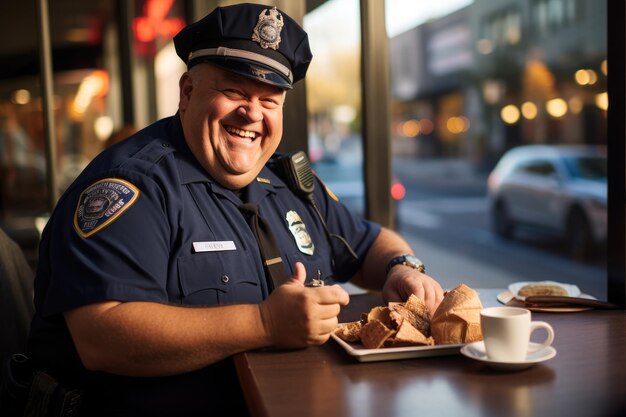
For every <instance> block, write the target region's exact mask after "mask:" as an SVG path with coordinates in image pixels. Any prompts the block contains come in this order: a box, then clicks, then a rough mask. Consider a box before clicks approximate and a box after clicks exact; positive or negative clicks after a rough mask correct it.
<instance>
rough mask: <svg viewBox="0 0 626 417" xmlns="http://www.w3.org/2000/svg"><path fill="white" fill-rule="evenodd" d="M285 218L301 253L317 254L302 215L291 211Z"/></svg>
mask: <svg viewBox="0 0 626 417" xmlns="http://www.w3.org/2000/svg"><path fill="white" fill-rule="evenodd" d="M285 218H286V220H287V224H288V225H289V230H290V231H291V234H292V235H293V237H294V239H295V240H296V245H298V249H300V252H302V253H304V254H306V255H313V253H314V252H315V245H314V244H313V239H311V235H309V232H308V231H307V230H306V225H305V224H304V223H303V222H302V219H301V218H300V215H298V213H296V212H295V211H293V210H291V211H288V212H287V215H286V216H285Z"/></svg>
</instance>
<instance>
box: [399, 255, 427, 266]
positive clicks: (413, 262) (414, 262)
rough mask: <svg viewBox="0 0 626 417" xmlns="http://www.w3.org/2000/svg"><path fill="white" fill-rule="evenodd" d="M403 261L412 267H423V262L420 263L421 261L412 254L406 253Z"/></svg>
mask: <svg viewBox="0 0 626 417" xmlns="http://www.w3.org/2000/svg"><path fill="white" fill-rule="evenodd" d="M404 261H405V262H406V263H407V264H409V265H411V266H412V267H413V268H420V267H423V266H424V264H423V263H422V261H420V260H419V259H418V258H417V257H415V256H413V255H406V256H405V257H404Z"/></svg>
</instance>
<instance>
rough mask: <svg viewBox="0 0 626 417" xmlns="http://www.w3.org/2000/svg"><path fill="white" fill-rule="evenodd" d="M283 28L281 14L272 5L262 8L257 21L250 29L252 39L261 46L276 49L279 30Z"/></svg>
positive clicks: (278, 41) (278, 42)
mask: <svg viewBox="0 0 626 417" xmlns="http://www.w3.org/2000/svg"><path fill="white" fill-rule="evenodd" d="M282 29H283V16H282V15H281V14H280V12H279V11H278V9H276V7H274V8H273V9H271V10H269V13H268V10H267V9H264V10H263V11H262V12H261V14H259V21H258V22H257V24H256V26H255V27H254V30H253V31H252V40H253V41H254V42H258V43H259V45H261V47H262V48H265V49H267V48H272V49H278V44H280V41H281V39H280V31H281V30H282Z"/></svg>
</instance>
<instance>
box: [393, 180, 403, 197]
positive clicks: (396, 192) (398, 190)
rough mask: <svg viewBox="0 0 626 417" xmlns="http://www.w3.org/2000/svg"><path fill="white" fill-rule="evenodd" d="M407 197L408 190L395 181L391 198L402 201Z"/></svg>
mask: <svg viewBox="0 0 626 417" xmlns="http://www.w3.org/2000/svg"><path fill="white" fill-rule="evenodd" d="M405 195H406V188H404V185H402V183H400V182H398V181H394V182H393V184H392V185H391V197H392V198H393V199H394V200H402V199H403V198H404V196H405Z"/></svg>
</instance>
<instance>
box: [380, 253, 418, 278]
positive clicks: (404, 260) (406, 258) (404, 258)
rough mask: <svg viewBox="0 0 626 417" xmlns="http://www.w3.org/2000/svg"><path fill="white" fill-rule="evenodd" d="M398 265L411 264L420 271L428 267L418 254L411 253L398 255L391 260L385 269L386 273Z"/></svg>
mask: <svg viewBox="0 0 626 417" xmlns="http://www.w3.org/2000/svg"><path fill="white" fill-rule="evenodd" d="M396 265H406V266H410V267H411V268H413V269H417V270H418V271H419V272H422V273H424V272H425V271H426V267H425V266H424V263H423V262H422V261H420V260H419V259H418V258H417V257H416V256H414V255H411V254H406V255H400V256H396V257H395V258H393V259H392V260H390V261H389V263H388V264H387V269H386V270H385V273H387V274H388V273H389V271H391V268H393V267H394V266H396Z"/></svg>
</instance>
